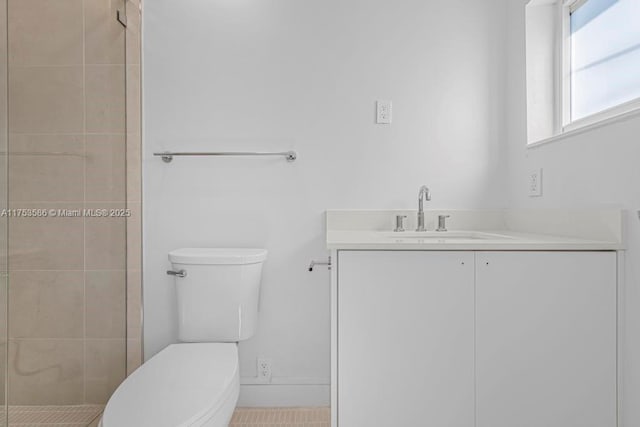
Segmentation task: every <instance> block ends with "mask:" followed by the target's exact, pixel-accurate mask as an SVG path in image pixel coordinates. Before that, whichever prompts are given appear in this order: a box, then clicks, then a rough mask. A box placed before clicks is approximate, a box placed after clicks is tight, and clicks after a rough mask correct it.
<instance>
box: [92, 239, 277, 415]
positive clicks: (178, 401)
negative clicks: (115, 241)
mask: <svg viewBox="0 0 640 427" xmlns="http://www.w3.org/2000/svg"><path fill="white" fill-rule="evenodd" d="M266 256H267V251H266V250H264V249H217V248H189V249H178V250H175V251H172V252H170V253H169V260H170V261H171V263H172V265H173V270H171V271H169V272H168V273H170V274H172V275H174V276H175V277H176V279H175V280H176V296H177V302H178V338H179V341H181V342H180V343H177V344H171V345H169V346H168V347H166V348H165V349H164V350H162V351H160V352H159V353H158V354H156V355H155V356H153V357H152V358H151V359H149V360H148V361H147V362H146V363H144V364H143V365H142V366H141V367H140V368H138V369H137V370H136V371H135V372H133V373H132V374H131V375H130V376H129V377H128V378H127V379H125V381H124V382H123V383H122V384H120V386H119V387H118V389H117V390H116V391H115V392H114V394H113V395H112V396H111V398H110V399H109V402H108V403H107V406H106V407H105V410H104V414H103V417H102V420H101V422H100V426H101V427H227V426H228V424H229V422H230V420H231V417H232V415H233V411H234V409H235V405H236V403H237V401H238V395H239V391H240V380H239V378H240V377H239V371H238V346H237V343H238V341H242V340H245V339H248V338H250V337H251V336H252V335H253V333H254V332H255V328H256V323H257V317H258V296H259V288H260V280H261V274H262V263H263V262H264V260H265V259H266Z"/></svg>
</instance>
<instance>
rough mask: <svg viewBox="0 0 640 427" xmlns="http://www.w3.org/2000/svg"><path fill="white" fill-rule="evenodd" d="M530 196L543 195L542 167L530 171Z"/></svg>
mask: <svg viewBox="0 0 640 427" xmlns="http://www.w3.org/2000/svg"><path fill="white" fill-rule="evenodd" d="M528 185H529V197H540V196H542V169H534V170H532V171H531V172H529V182H528Z"/></svg>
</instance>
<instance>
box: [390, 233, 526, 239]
mask: <svg viewBox="0 0 640 427" xmlns="http://www.w3.org/2000/svg"><path fill="white" fill-rule="evenodd" d="M381 234H382V235H383V236H385V237H388V238H390V239H412V240H416V239H420V240H448V241H451V240H502V239H513V237H511V236H505V235H502V234H496V233H485V232H482V231H401V232H394V231H382V232H381Z"/></svg>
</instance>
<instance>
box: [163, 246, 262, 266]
mask: <svg viewBox="0 0 640 427" xmlns="http://www.w3.org/2000/svg"><path fill="white" fill-rule="evenodd" d="M265 259H267V250H266V249H256V248H182V249H176V250H173V251H171V252H169V261H171V262H173V263H178V264H196V265H198V264H199V265H207V264H219V265H234V264H256V263H259V262H264V260H265Z"/></svg>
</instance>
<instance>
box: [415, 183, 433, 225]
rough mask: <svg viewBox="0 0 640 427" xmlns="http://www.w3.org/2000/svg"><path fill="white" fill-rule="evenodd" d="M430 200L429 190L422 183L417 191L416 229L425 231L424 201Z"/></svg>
mask: <svg viewBox="0 0 640 427" xmlns="http://www.w3.org/2000/svg"><path fill="white" fill-rule="evenodd" d="M425 200H426V201H430V200H431V191H430V190H429V187H427V186H426V185H423V186H422V187H420V192H418V228H417V229H416V231H426V229H425V228H424V201H425Z"/></svg>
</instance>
